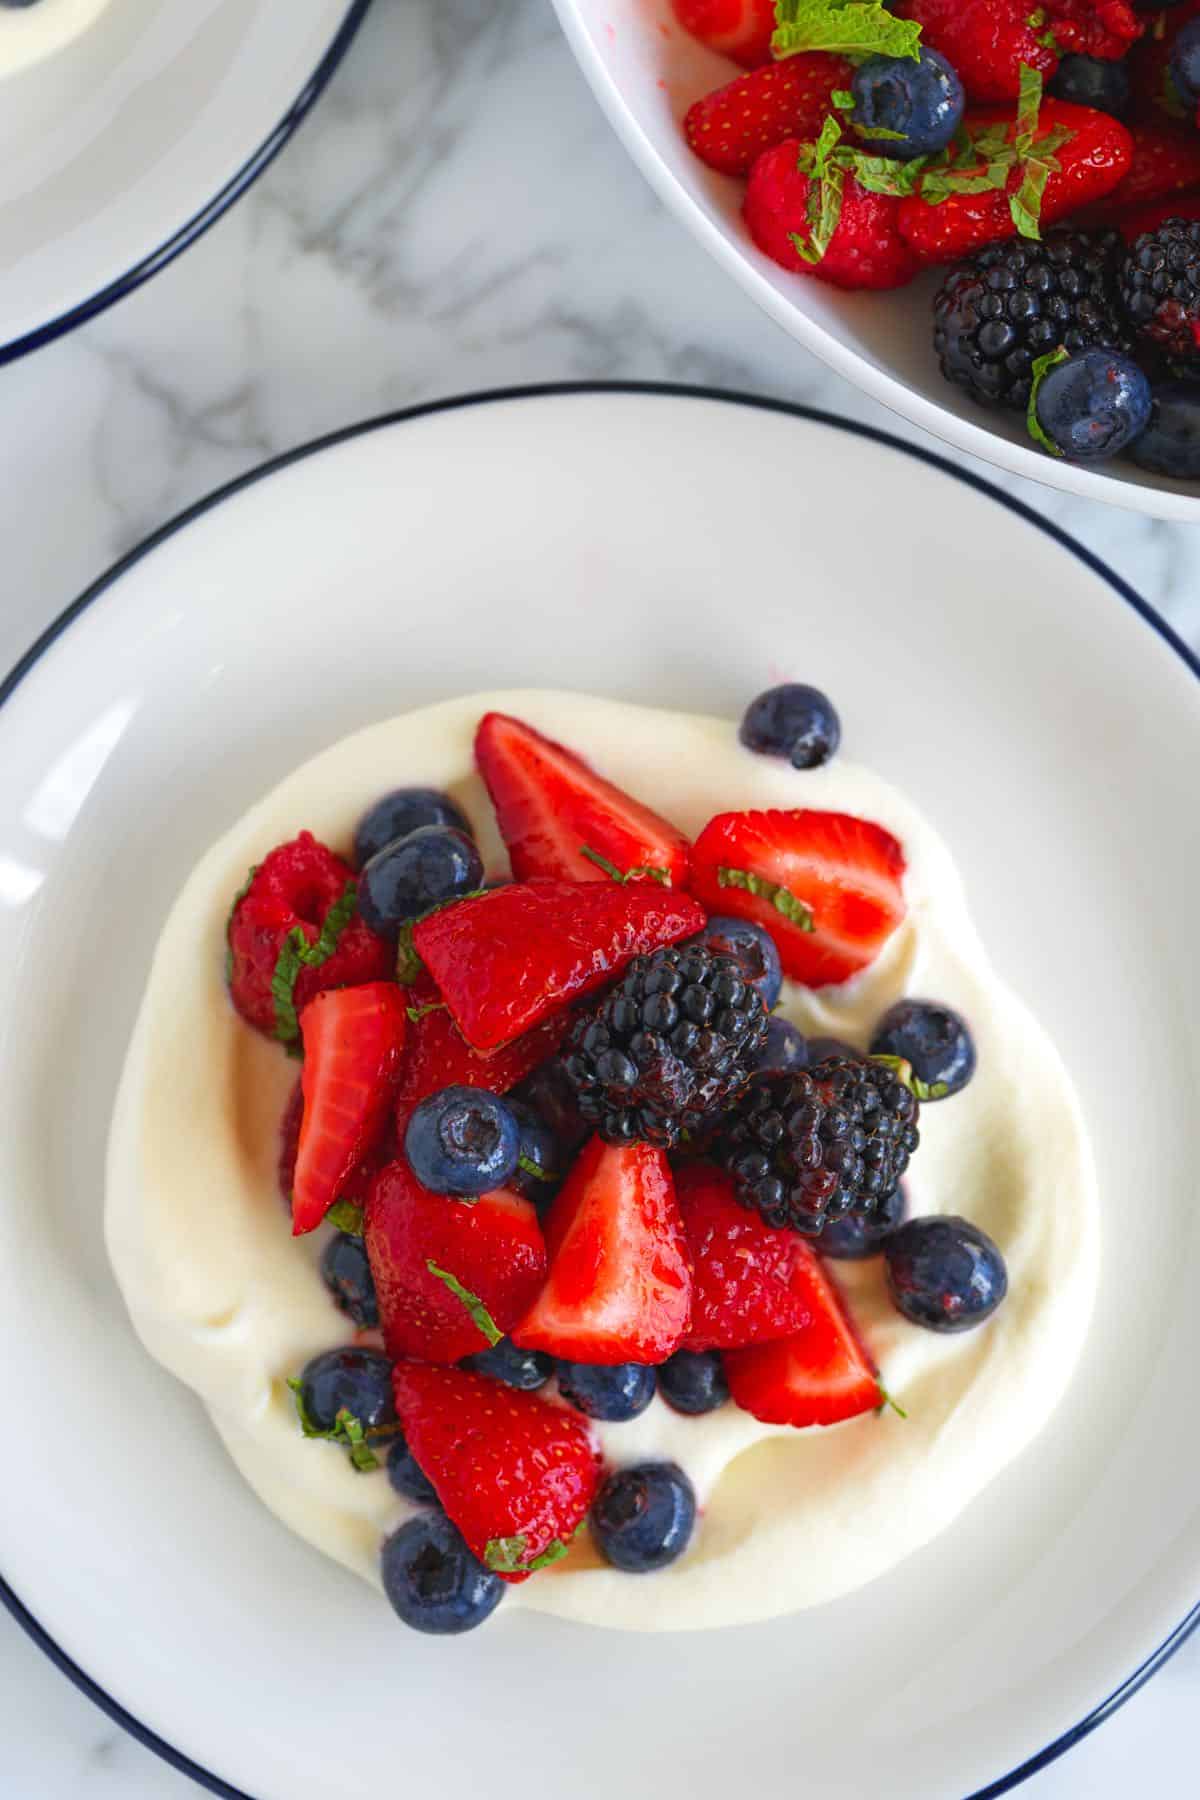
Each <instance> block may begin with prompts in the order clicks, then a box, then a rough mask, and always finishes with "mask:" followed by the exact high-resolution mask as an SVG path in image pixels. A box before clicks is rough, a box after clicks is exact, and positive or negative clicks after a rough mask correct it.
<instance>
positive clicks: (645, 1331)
mask: <svg viewBox="0 0 1200 1800" xmlns="http://www.w3.org/2000/svg"><path fill="white" fill-rule="evenodd" d="M546 1247H547V1249H548V1251H549V1253H550V1273H549V1275H548V1277H547V1279H546V1285H545V1287H544V1288H543V1289H542V1292H541V1294H540V1295H539V1296H538V1298H537V1299H536V1300H535V1301H534V1303H533V1305H532V1307H531V1308H530V1310H529V1312H528V1313H527V1314H526V1315H525V1317H524V1318H523V1319H522V1320H521V1322H520V1324H519V1325H518V1326H516V1327H515V1329H514V1330H513V1333H512V1337H513V1342H514V1343H516V1344H519V1345H520V1346H521V1347H522V1349H525V1350H546V1351H549V1352H550V1354H551V1355H553V1356H559V1357H564V1358H565V1359H566V1360H567V1361H569V1362H588V1363H623V1362H639V1363H659V1362H665V1361H666V1359H667V1357H668V1356H670V1355H672V1354H673V1353H674V1351H676V1350H677V1349H678V1348H679V1345H680V1343H681V1342H682V1340H683V1334H684V1332H685V1331H686V1330H687V1326H688V1318H689V1314H690V1309H691V1298H692V1271H691V1259H690V1257H689V1255H688V1248H687V1240H686V1239H685V1237H684V1233H683V1221H682V1219H681V1218H680V1216H679V1207H678V1205H677V1203H676V1199H675V1183H674V1182H673V1180H672V1179H671V1169H670V1165H669V1164H668V1162H667V1159H666V1157H665V1155H664V1154H663V1152H662V1151H661V1150H655V1149H653V1148H652V1146H651V1145H649V1144H621V1145H617V1144H606V1143H604V1142H603V1141H602V1139H600V1138H598V1137H596V1138H593V1139H592V1141H591V1142H590V1143H589V1144H588V1146H587V1148H586V1149H585V1150H584V1151H583V1153H582V1155H581V1156H579V1157H578V1158H577V1160H576V1162H575V1165H574V1167H573V1168H572V1170H571V1173H570V1175H569V1176H568V1177H567V1181H566V1185H565V1186H564V1188H563V1190H562V1192H561V1193H560V1194H559V1196H558V1198H557V1199H556V1200H555V1201H554V1204H553V1205H552V1207H551V1208H550V1214H549V1217H548V1218H547V1220H546Z"/></svg>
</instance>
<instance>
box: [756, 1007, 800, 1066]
mask: <svg viewBox="0 0 1200 1800" xmlns="http://www.w3.org/2000/svg"><path fill="white" fill-rule="evenodd" d="M808 1061H809V1042H808V1039H807V1038H806V1037H805V1035H804V1033H803V1032H802V1031H801V1029H800V1027H799V1026H798V1025H793V1024H792V1023H791V1021H790V1020H788V1019H768V1020H767V1035H766V1037H765V1038H764V1040H763V1047H762V1049H761V1050H760V1051H759V1053H758V1055H757V1057H756V1058H755V1060H754V1073H755V1074H756V1075H790V1074H791V1073H792V1072H793V1071H794V1070H796V1069H806V1068H807V1067H808Z"/></svg>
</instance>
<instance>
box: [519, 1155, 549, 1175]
mask: <svg viewBox="0 0 1200 1800" xmlns="http://www.w3.org/2000/svg"><path fill="white" fill-rule="evenodd" d="M517 1167H518V1169H524V1171H525V1173H526V1175H531V1176H532V1177H533V1179H534V1181H557V1180H558V1176H557V1175H556V1174H555V1173H554V1170H553V1169H539V1168H538V1166H537V1164H536V1163H535V1162H534V1160H533V1158H532V1157H530V1156H518V1158H517Z"/></svg>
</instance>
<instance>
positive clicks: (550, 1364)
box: [462, 1338, 554, 1394]
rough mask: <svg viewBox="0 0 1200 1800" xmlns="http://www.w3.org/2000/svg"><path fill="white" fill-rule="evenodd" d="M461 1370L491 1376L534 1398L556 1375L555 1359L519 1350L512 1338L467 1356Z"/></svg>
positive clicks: (536, 1352) (535, 1351)
mask: <svg viewBox="0 0 1200 1800" xmlns="http://www.w3.org/2000/svg"><path fill="white" fill-rule="evenodd" d="M462 1366H463V1368H464V1369H474V1371H475V1373H476V1374H477V1375H490V1376H491V1378H492V1380H493V1381H502V1382H503V1383H504V1385H505V1387H510V1388H519V1389H520V1390H521V1391H522V1392H523V1393H527V1394H531V1393H533V1392H534V1391H535V1390H536V1389H537V1388H540V1387H545V1385H546V1383H547V1382H548V1381H549V1379H550V1377H551V1376H552V1375H553V1373H554V1358H553V1357H552V1356H546V1355H545V1354H544V1353H543V1352H542V1351H541V1350H518V1348H517V1346H516V1345H515V1344H514V1343H513V1341H512V1339H511V1338H501V1340H500V1342H499V1343H498V1344H493V1345H492V1347H491V1349H490V1350H477V1351H476V1352H475V1354H474V1355H473V1356H468V1357H467V1358H466V1360H465V1362H464V1363H463V1365H462Z"/></svg>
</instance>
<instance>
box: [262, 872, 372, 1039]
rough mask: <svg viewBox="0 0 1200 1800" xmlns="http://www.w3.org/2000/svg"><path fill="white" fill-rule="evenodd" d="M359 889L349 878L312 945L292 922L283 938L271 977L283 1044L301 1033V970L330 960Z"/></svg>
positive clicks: (314, 967) (318, 966)
mask: <svg viewBox="0 0 1200 1800" xmlns="http://www.w3.org/2000/svg"><path fill="white" fill-rule="evenodd" d="M357 902H358V888H357V886H356V884H355V883H354V882H353V881H348V882H347V883H346V886H345V888H344V889H343V890H342V895H341V898H340V899H339V900H335V901H334V903H333V905H332V906H331V907H330V909H329V911H328V912H327V913H326V914H325V922H324V924H323V925H322V926H321V933H320V936H319V937H318V938H317V941H316V943H314V944H310V943H309V941H308V938H307V936H306V935H305V931H304V927H303V926H302V925H293V926H292V929H291V930H290V931H289V932H288V934H287V936H286V937H285V938H284V940H283V948H282V950H281V951H280V952H279V958H278V960H277V962H276V964H275V973H274V974H273V975H272V977H271V998H272V999H273V1000H274V1002H275V1036H276V1037H277V1038H278V1039H279V1041H280V1043H281V1044H294V1043H296V1042H297V1040H298V1039H299V1036H300V1021H299V1019H298V1018H297V1017H296V1002H295V992H296V979H297V977H298V975H299V974H300V971H301V969H319V968H320V966H321V964H322V963H325V962H328V961H329V958H330V957H331V956H332V955H333V953H334V951H335V950H336V949H337V946H338V939H339V938H340V937H341V935H342V933H343V931H345V929H346V927H347V925H348V924H349V923H350V921H351V919H352V918H353V917H354V908H355V906H356V905H357Z"/></svg>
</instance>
